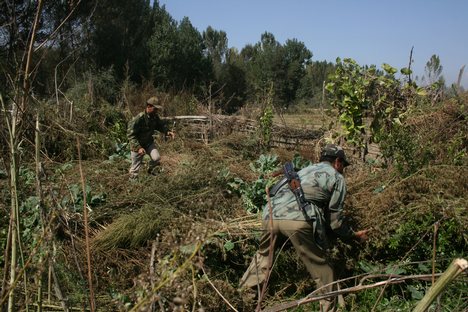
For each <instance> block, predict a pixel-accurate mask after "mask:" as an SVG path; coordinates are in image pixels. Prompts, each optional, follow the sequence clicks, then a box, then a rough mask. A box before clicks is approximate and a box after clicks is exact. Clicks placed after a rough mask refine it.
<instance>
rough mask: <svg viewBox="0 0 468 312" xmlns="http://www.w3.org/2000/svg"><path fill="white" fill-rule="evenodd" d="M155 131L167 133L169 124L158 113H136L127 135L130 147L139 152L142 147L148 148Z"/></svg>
mask: <svg viewBox="0 0 468 312" xmlns="http://www.w3.org/2000/svg"><path fill="white" fill-rule="evenodd" d="M155 131H160V132H162V133H164V134H166V133H167V131H168V130H167V124H166V122H165V121H163V120H161V119H160V118H159V116H158V115H154V116H149V115H148V114H147V113H146V112H141V113H139V114H138V115H136V116H135V117H134V118H133V119H132V120H131V121H130V122H129V124H128V127H127V137H128V141H129V143H130V149H131V151H133V152H137V151H138V149H140V148H141V147H143V148H147V147H148V146H150V145H151V144H152V143H153V142H154V140H153V134H154V132H155Z"/></svg>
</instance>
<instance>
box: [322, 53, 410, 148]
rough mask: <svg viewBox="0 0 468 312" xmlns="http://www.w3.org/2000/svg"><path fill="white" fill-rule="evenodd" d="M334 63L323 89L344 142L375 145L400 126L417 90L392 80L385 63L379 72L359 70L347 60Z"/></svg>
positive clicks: (393, 76)
mask: <svg viewBox="0 0 468 312" xmlns="http://www.w3.org/2000/svg"><path fill="white" fill-rule="evenodd" d="M336 62H337V68H336V71H335V73H334V74H333V75H332V76H331V77H330V82H329V83H328V84H327V85H326V89H327V91H328V92H329V97H330V104H331V105H332V106H333V107H335V108H337V109H338V112H339V114H340V116H339V121H340V123H341V124H342V126H343V128H344V130H345V133H344V135H345V137H346V139H347V140H348V142H349V143H352V144H354V145H356V146H360V147H363V146H365V145H366V144H367V141H366V138H367V137H369V138H370V139H371V141H375V142H379V141H380V140H381V138H382V135H383V134H385V133H389V132H391V131H392V129H393V127H394V126H395V125H398V124H401V123H402V121H403V120H404V118H405V116H406V114H407V112H408V109H409V108H410V107H411V105H412V104H413V101H414V99H413V98H414V97H415V96H416V91H418V89H417V88H416V86H415V85H414V84H410V83H406V84H404V85H402V84H401V82H400V81H398V80H397V79H396V78H395V73H396V72H397V70H396V69H395V68H394V67H391V66H390V65H388V64H383V65H382V69H383V72H381V71H378V70H377V69H376V67H375V66H374V65H372V66H370V67H362V66H359V65H358V64H357V63H356V62H355V61H354V60H352V59H349V58H346V59H344V60H343V61H341V59H339V58H338V59H337V60H336ZM401 72H402V73H409V70H408V69H406V68H404V69H402V70H401ZM368 119H369V121H368Z"/></svg>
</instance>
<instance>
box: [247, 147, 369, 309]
mask: <svg viewBox="0 0 468 312" xmlns="http://www.w3.org/2000/svg"><path fill="white" fill-rule="evenodd" d="M348 165H349V162H348V160H347V159H346V155H345V153H344V150H343V149H342V148H341V147H340V146H337V145H334V144H329V145H327V146H325V147H324V148H323V149H322V152H321V155H320V162H319V163H317V164H313V165H310V166H308V167H306V168H304V169H302V170H300V171H299V172H298V176H299V178H300V181H301V185H302V190H303V192H304V197H305V200H306V201H307V202H308V203H309V205H306V206H305V207H303V209H301V208H300V207H299V205H298V202H297V200H296V197H295V195H294V194H293V192H292V191H291V190H290V188H289V186H288V184H287V183H285V182H283V183H284V184H283V185H282V186H281V182H279V185H278V188H277V191H276V193H275V194H273V193H274V192H275V190H274V189H275V187H276V186H275V187H273V188H272V194H271V211H272V215H273V218H272V220H270V207H269V205H268V204H267V205H266V206H265V207H264V209H263V215H262V219H263V228H264V230H265V233H264V234H263V236H262V237H261V239H260V246H259V250H258V251H257V253H256V255H255V257H254V259H253V260H252V262H251V264H250V266H249V268H248V269H247V271H246V272H245V273H244V276H243V277H242V279H241V281H240V285H239V286H240V288H241V289H248V288H252V287H255V286H257V285H261V284H262V283H263V282H264V281H265V280H266V278H267V274H268V271H269V269H270V268H271V263H269V262H270V261H271V260H269V253H270V240H271V241H272V242H273V243H272V250H271V252H273V253H274V251H275V247H277V246H281V245H282V244H283V243H284V241H286V240H290V241H291V243H292V245H293V247H294V248H295V250H296V252H297V254H298V256H299V258H300V259H301V260H302V262H303V263H304V265H305V267H306V269H307V271H308V272H309V273H310V275H311V276H312V278H313V279H314V281H315V283H316V287H317V288H321V293H327V292H330V291H333V290H336V289H337V285H336V284H333V285H328V284H330V283H333V282H334V281H335V280H336V276H335V272H334V270H333V268H332V265H331V264H330V262H329V261H328V260H327V246H328V239H327V233H328V235H330V234H333V235H336V236H338V237H339V238H341V239H342V240H344V241H350V240H353V239H356V240H358V241H365V240H367V230H363V231H358V232H354V231H353V230H352V229H351V228H350V227H349V226H348V225H347V224H346V222H345V220H344V215H343V203H344V200H345V196H346V183H345V179H344V177H343V169H344V168H345V167H346V166H348ZM270 234H271V235H270ZM270 259H273V257H271V258H270ZM327 285H328V286H327ZM336 301H337V300H336V298H330V299H323V300H321V301H320V311H335V310H336V308H337V304H336Z"/></svg>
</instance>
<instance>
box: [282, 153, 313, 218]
mask: <svg viewBox="0 0 468 312" xmlns="http://www.w3.org/2000/svg"><path fill="white" fill-rule="evenodd" d="M283 171H284V176H285V178H286V180H287V182H288V185H289V189H290V190H291V191H292V192H293V194H294V196H296V201H297V204H298V205H299V208H300V209H301V210H302V212H303V213H304V215H305V216H306V213H305V208H306V207H307V205H309V203H308V202H307V201H306V199H305V195H304V191H303V190H302V187H301V179H300V178H299V175H298V174H297V172H296V171H295V170H294V165H293V164H292V162H287V163H285V164H284V166H283ZM306 219H308V218H306Z"/></svg>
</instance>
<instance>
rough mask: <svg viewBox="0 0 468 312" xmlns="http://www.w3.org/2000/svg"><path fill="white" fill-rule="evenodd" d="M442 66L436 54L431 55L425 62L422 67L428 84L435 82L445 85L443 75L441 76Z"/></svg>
mask: <svg viewBox="0 0 468 312" xmlns="http://www.w3.org/2000/svg"><path fill="white" fill-rule="evenodd" d="M442 70H443V66H442V64H441V63H440V58H439V56H438V55H435V54H434V55H432V56H431V58H430V59H429V61H427V63H426V67H425V68H424V72H425V78H426V79H427V83H428V84H429V85H434V84H437V85H438V86H440V87H442V86H444V85H445V79H444V76H442Z"/></svg>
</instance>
